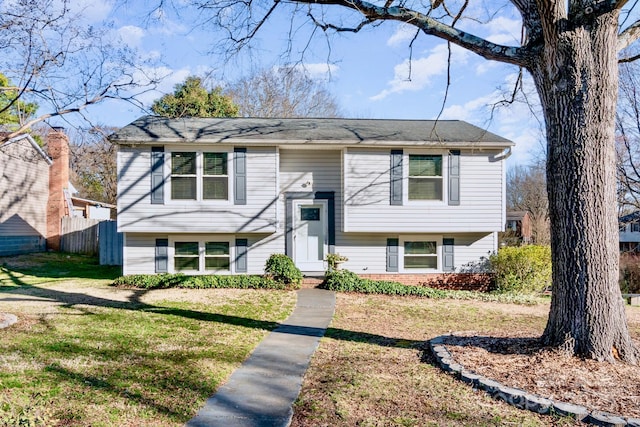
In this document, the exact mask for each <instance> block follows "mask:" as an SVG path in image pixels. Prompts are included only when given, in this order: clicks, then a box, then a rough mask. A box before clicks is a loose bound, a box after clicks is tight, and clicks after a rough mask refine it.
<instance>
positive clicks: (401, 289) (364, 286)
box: [322, 270, 447, 298]
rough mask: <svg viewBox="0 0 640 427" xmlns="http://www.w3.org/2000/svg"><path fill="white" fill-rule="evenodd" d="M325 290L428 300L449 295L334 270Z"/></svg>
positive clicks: (329, 273)
mask: <svg viewBox="0 0 640 427" xmlns="http://www.w3.org/2000/svg"><path fill="white" fill-rule="evenodd" d="M322 286H323V287H324V288H325V289H329V290H332V291H340V292H360V293H364V294H382V295H400V296H410V295H412V296H419V297H428V298H444V297H445V296H446V295H447V293H446V292H445V291H440V290H437V289H433V288H427V287H422V286H410V285H403V284H402V283H398V282H391V281H388V280H371V279H363V278H361V277H359V276H358V275H357V274H355V273H353V272H351V271H349V270H334V271H329V272H327V275H326V276H325V281H324V284H323V285H322Z"/></svg>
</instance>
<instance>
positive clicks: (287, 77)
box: [228, 67, 340, 118]
mask: <svg viewBox="0 0 640 427" xmlns="http://www.w3.org/2000/svg"><path fill="white" fill-rule="evenodd" d="M228 93H229V95H230V96H231V97H232V98H233V100H234V102H235V103H236V104H238V106H239V107H240V115H241V116H243V117H280V118H289V117H339V116H340V108H339V107H338V102H337V101H336V99H335V97H334V96H333V95H332V94H331V93H330V92H329V91H328V90H327V88H326V87H325V86H324V85H323V84H322V83H321V82H319V81H317V80H314V79H312V78H311V77H310V76H309V75H308V74H307V73H306V72H305V71H304V69H301V68H298V67H279V68H276V69H267V70H263V71H261V72H258V73H257V74H254V75H252V76H249V77H246V78H243V79H241V80H239V81H237V82H236V83H235V84H233V85H232V86H231V88H230V89H229V91H228Z"/></svg>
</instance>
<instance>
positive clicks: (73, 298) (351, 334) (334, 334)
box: [0, 258, 434, 421]
mask: <svg viewBox="0 0 640 427" xmlns="http://www.w3.org/2000/svg"><path fill="white" fill-rule="evenodd" d="M66 259H67V258H63V261H64V260H66ZM57 260H59V258H58V259H55V258H54V260H53V261H51V262H50V264H49V267H46V266H37V267H33V266H28V267H24V268H20V267H17V268H13V267H9V268H7V267H6V266H5V267H0V271H1V272H2V273H3V274H4V275H5V276H6V277H7V279H6V280H8V281H9V282H10V283H11V285H6V286H1V287H0V295H3V296H7V295H8V294H10V295H12V296H13V297H9V298H3V300H4V301H8V300H13V301H20V300H30V299H32V297H38V298H44V299H48V300H50V301H51V302H55V303H58V304H60V305H61V306H62V307H67V308H74V309H76V310H79V311H81V312H84V313H86V314H87V315H91V314H94V313H93V312H91V311H90V310H88V309H87V308H85V307H86V306H94V307H107V308H114V309H118V310H129V311H135V312H149V313H156V314H162V315H171V316H179V317H182V318H185V319H193V320H199V321H204V322H216V323H224V324H229V325H234V326H242V327H246V328H253V329H262V330H267V331H272V330H274V329H275V328H276V327H278V326H281V330H282V331H283V332H286V333H290V334H298V335H309V334H310V331H308V330H306V329H304V328H302V329H301V328H296V327H288V325H286V323H285V324H284V325H282V324H280V323H278V322H271V321H264V320H258V319H251V318H247V317H240V316H232V315H226V314H220V313H213V312H206V311H199V310H189V309H180V308H171V307H163V306H160V305H153V304H148V303H145V302H143V298H144V296H145V294H147V293H148V292H150V291H149V290H143V289H136V290H131V293H130V294H129V295H128V297H127V300H125V301H118V300H113V299H109V298H103V297H98V296H93V295H88V294H81V293H74V292H66V291H62V290H56V289H49V288H47V287H39V286H36V285H31V284H28V283H25V282H24V281H22V280H21V277H20V274H28V275H39V274H41V275H42V277H56V276H57V277H69V276H65V275H64V272H65V271H67V270H69V271H71V272H73V274H74V275H73V276H71V277H79V276H80V277H82V276H81V275H82V274H83V273H82V272H85V273H86V278H94V279H95V278H104V279H110V278H115V277H116V276H117V274H116V275H113V272H112V271H110V270H108V269H107V270H98V269H97V267H96V266H93V267H94V268H96V270H95V271H93V272H91V271H90V270H91V267H89V265H90V264H88V263H87V266H85V267H82V268H79V267H78V266H77V265H76V266H72V265H65V264H64V263H62V264H56V262H57ZM52 263H53V264H55V265H53V266H52ZM1 264H2V259H0V265H1ZM52 269H53V271H52ZM16 273H18V274H16ZM112 275H113V276H112ZM6 280H5V282H6ZM21 296H22V297H21ZM283 326H284V327H283ZM311 332H314V333H315V331H311ZM325 336H326V337H328V338H332V339H336V340H341V341H351V342H359V343H367V344H372V345H378V346H383V347H397V348H415V349H417V350H419V351H420V353H421V354H420V357H421V358H422V360H423V361H424V362H426V363H430V364H434V361H433V360H431V358H430V357H429V355H430V351H425V350H428V346H425V342H424V341H415V340H405V339H400V338H391V337H385V336H382V335H377V334H370V333H365V332H356V331H349V330H344V329H339V328H328V329H327V330H326V333H325ZM67 344H71V343H59V345H60V348H59V349H54V350H55V351H59V352H62V353H65V354H66V353H68V357H72V356H73V355H74V354H86V352H90V351H95V349H83V348H81V347H79V348H77V349H74V348H71V347H65V346H66V345H67ZM73 345H80V346H82V344H78V343H73ZM105 351H107V350H105ZM118 351H121V352H122V354H104V355H103V356H104V357H114V358H117V357H128V356H130V355H129V354H128V353H131V354H132V355H134V356H136V358H137V362H136V364H143V365H144V364H145V363H147V362H148V363H151V362H150V361H151V360H152V359H154V357H152V355H150V354H147V353H146V352H145V348H144V343H132V344H131V346H130V347H128V348H127V347H125V348H123V349H119V350H118ZM167 357H168V358H170V359H174V358H178V359H175V360H172V363H183V364H185V363H186V365H185V368H184V371H183V372H182V373H181V375H180V377H179V378H177V377H175V376H171V377H167V378H163V379H162V381H166V382H167V384H166V387H169V388H170V387H175V388H176V390H180V389H182V390H197V391H198V393H200V395H204V396H210V395H211V394H212V393H213V392H215V389H214V388H213V387H212V386H211V385H209V386H207V385H205V384H203V383H202V382H201V381H200V380H201V378H199V377H198V373H197V370H196V369H195V366H189V365H191V363H187V362H188V360H180V359H179V357H181V356H180V355H178V354H175V355H174V354H171V355H168V356H167ZM192 368H193V369H192ZM46 370H47V371H48V372H50V373H52V374H55V375H57V376H59V377H60V378H61V379H63V378H64V379H65V380H68V381H71V382H75V383H77V384H82V385H85V386H90V387H92V388H95V389H102V390H105V391H107V392H109V393H111V394H113V395H120V396H123V395H124V396H126V397H127V398H130V399H133V400H136V401H138V402H139V403H140V404H143V405H147V406H149V407H153V408H155V409H156V410H157V411H158V412H159V413H163V414H165V415H167V416H170V417H172V418H174V419H176V420H179V421H184V420H185V419H187V418H189V417H190V416H192V414H185V412H184V410H182V409H180V408H178V407H176V405H177V406H180V405H178V404H176V405H168V404H166V403H163V402H160V401H156V400H155V399H153V398H151V397H149V396H147V395H145V394H144V393H135V392H134V393H131V392H129V391H128V390H126V389H123V388H122V387H120V386H118V385H116V384H114V383H113V382H109V381H108V380H105V379H103V378H100V377H97V376H94V375H88V374H84V373H81V372H76V371H74V370H71V369H69V368H68V367H65V366H61V365H59V364H55V363H54V364H50V365H48V366H47V368H46ZM122 375H128V374H126V373H124V372H123V373H122ZM131 381H135V380H134V379H133V378H131ZM118 382H120V381H118ZM125 382H126V381H125ZM155 385H156V384H154V386H155Z"/></svg>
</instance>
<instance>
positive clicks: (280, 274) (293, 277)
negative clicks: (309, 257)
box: [264, 254, 302, 287]
mask: <svg viewBox="0 0 640 427" xmlns="http://www.w3.org/2000/svg"><path fill="white" fill-rule="evenodd" d="M264 272H265V275H266V276H267V277H270V278H271V279H273V280H275V281H276V282H281V283H284V284H285V285H294V286H296V287H298V286H299V285H300V283H302V272H301V271H300V269H299V268H298V267H296V266H295V264H294V263H293V260H292V259H291V258H289V257H288V256H286V255H284V254H273V255H271V256H270V257H269V259H268V260H267V262H266V264H265V266H264Z"/></svg>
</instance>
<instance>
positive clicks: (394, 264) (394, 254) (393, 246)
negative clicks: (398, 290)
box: [387, 239, 399, 273]
mask: <svg viewBox="0 0 640 427" xmlns="http://www.w3.org/2000/svg"><path fill="white" fill-rule="evenodd" d="M398 253H399V252H398V239H387V271H389V272H392V273H393V272H396V273H397V272H398Z"/></svg>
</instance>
